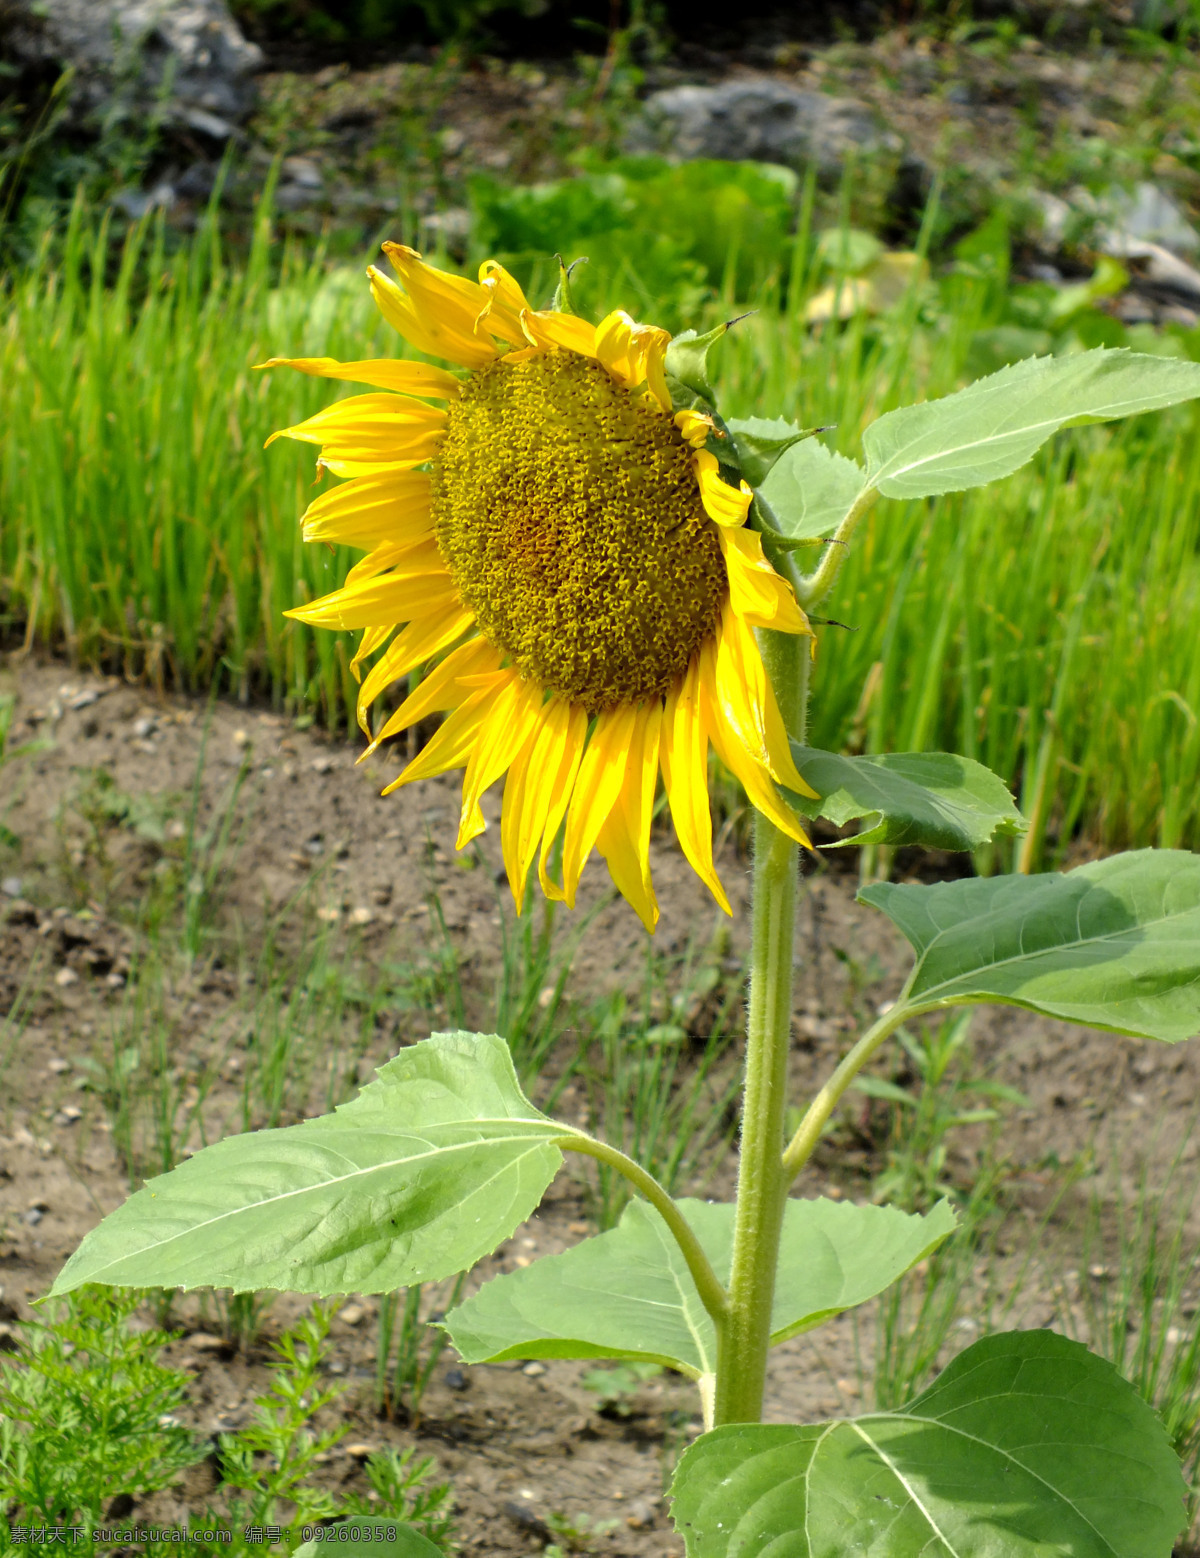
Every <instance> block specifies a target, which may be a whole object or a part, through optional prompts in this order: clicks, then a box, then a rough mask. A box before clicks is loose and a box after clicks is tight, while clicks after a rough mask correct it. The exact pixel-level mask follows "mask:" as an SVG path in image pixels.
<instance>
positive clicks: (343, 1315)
mask: <svg viewBox="0 0 1200 1558" xmlns="http://www.w3.org/2000/svg"><path fill="white" fill-rule="evenodd" d="M366 1313H367V1311H366V1310H365V1309H364V1308H363V1306H362V1305H361V1304H347V1305H346V1307H345V1308H344V1309H340V1310H339V1311H338V1319H339V1320H343V1321H345V1323H346V1324H347V1325H361V1324H362V1322H363V1319H364V1318H365V1316H366Z"/></svg>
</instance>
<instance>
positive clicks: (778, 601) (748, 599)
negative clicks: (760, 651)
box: [717, 525, 812, 637]
mask: <svg viewBox="0 0 1200 1558" xmlns="http://www.w3.org/2000/svg"><path fill="white" fill-rule="evenodd" d="M717 537H718V539H719V541H720V543H721V551H722V552H723V553H724V556H725V572H726V574H727V576H728V578H729V600H730V604H731V605H732V607H733V609H734V611H736V612H737V614H738V616H739V617H741V618H742V620H743V621H744V622H747V623H749V625H750V626H751V627H759V628H774V629H775V630H776V632H779V633H806V634H808V635H809V637H811V636H812V628H811V627H810V626H809V624H808V618H807V617H806V616H805V615H804V613H803V611H801V609H800V607H799V606H798V605H797V604H796V597H795V595H794V594H793V593H792V587H791V585H790V584H789V583H788V582H787V580H786V579H781V578H780V576H779V575H778V574H777V573H776V572H775V570H774V568H772V566H771V564H770V563H769V562H768V561H767V559H766V557H765V556H764V554H763V545H762V537H761V536H760V535H759V533H758V531H757V530H749V529H747V528H746V527H745V526H744V525H743V526H742V528H741V529H740V530H734V529H732V528H729V527H726V526H722V527H721V528H720V529H719V530H718V531H717Z"/></svg>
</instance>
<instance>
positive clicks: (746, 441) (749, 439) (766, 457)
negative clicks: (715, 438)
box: [725, 417, 816, 487]
mask: <svg viewBox="0 0 1200 1558" xmlns="http://www.w3.org/2000/svg"><path fill="white" fill-rule="evenodd" d="M725 426H726V428H727V429H728V430H729V433H730V434H731V436H732V438H733V442H734V447H735V448H736V449H737V457H738V465H739V467H740V468H741V472H742V475H743V476H744V477H745V478H746V480H747V481H748V482H749V483H750V485H751V486H752V487H761V486H762V484H763V482H764V481H765V480H766V478H767V476H768V474H769V473H770V471H771V469H772V467H773V466H774V465H775V464H776V462H777V461H778V460H779V458H780V456H781V455H782V454H783V453H784V452H785V451H786V450H788V449H790V448H791V447H792V446H793V444H798V443H800V442H801V441H802V440H803V439H805V438H811V437H812V435H813V434H814V433H815V432H816V428H815V427H797V426H796V424H795V423H794V422H786V421H784V420H783V418H782V417H742V418H736V417H735V418H731V419H730V420H728V421H726V423H725Z"/></svg>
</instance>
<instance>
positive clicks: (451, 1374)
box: [442, 1369, 471, 1390]
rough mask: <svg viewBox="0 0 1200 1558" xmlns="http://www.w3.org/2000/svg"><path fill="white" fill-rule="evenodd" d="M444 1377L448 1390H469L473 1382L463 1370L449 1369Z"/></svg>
mask: <svg viewBox="0 0 1200 1558" xmlns="http://www.w3.org/2000/svg"><path fill="white" fill-rule="evenodd" d="M442 1377H443V1379H444V1380H445V1382H446V1389H447V1390H467V1389H469V1387H470V1383H471V1382H470V1380H469V1379H468V1378H467V1376H466V1375H465V1374H464V1373H463V1371H462V1370H461V1369H447V1370H446V1372H445V1374H444V1375H443V1376H442Z"/></svg>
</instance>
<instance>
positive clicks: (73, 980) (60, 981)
mask: <svg viewBox="0 0 1200 1558" xmlns="http://www.w3.org/2000/svg"><path fill="white" fill-rule="evenodd" d="M54 983H55V984H56V985H58V987H59V988H60V989H62V990H65V989H66V987H67V986H68V985H76V984H78V983H79V975H78V974H77V973H76V972H75V970H74V969H73V968H60V969H59V971H58V973H57V974H55V976H54Z"/></svg>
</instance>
